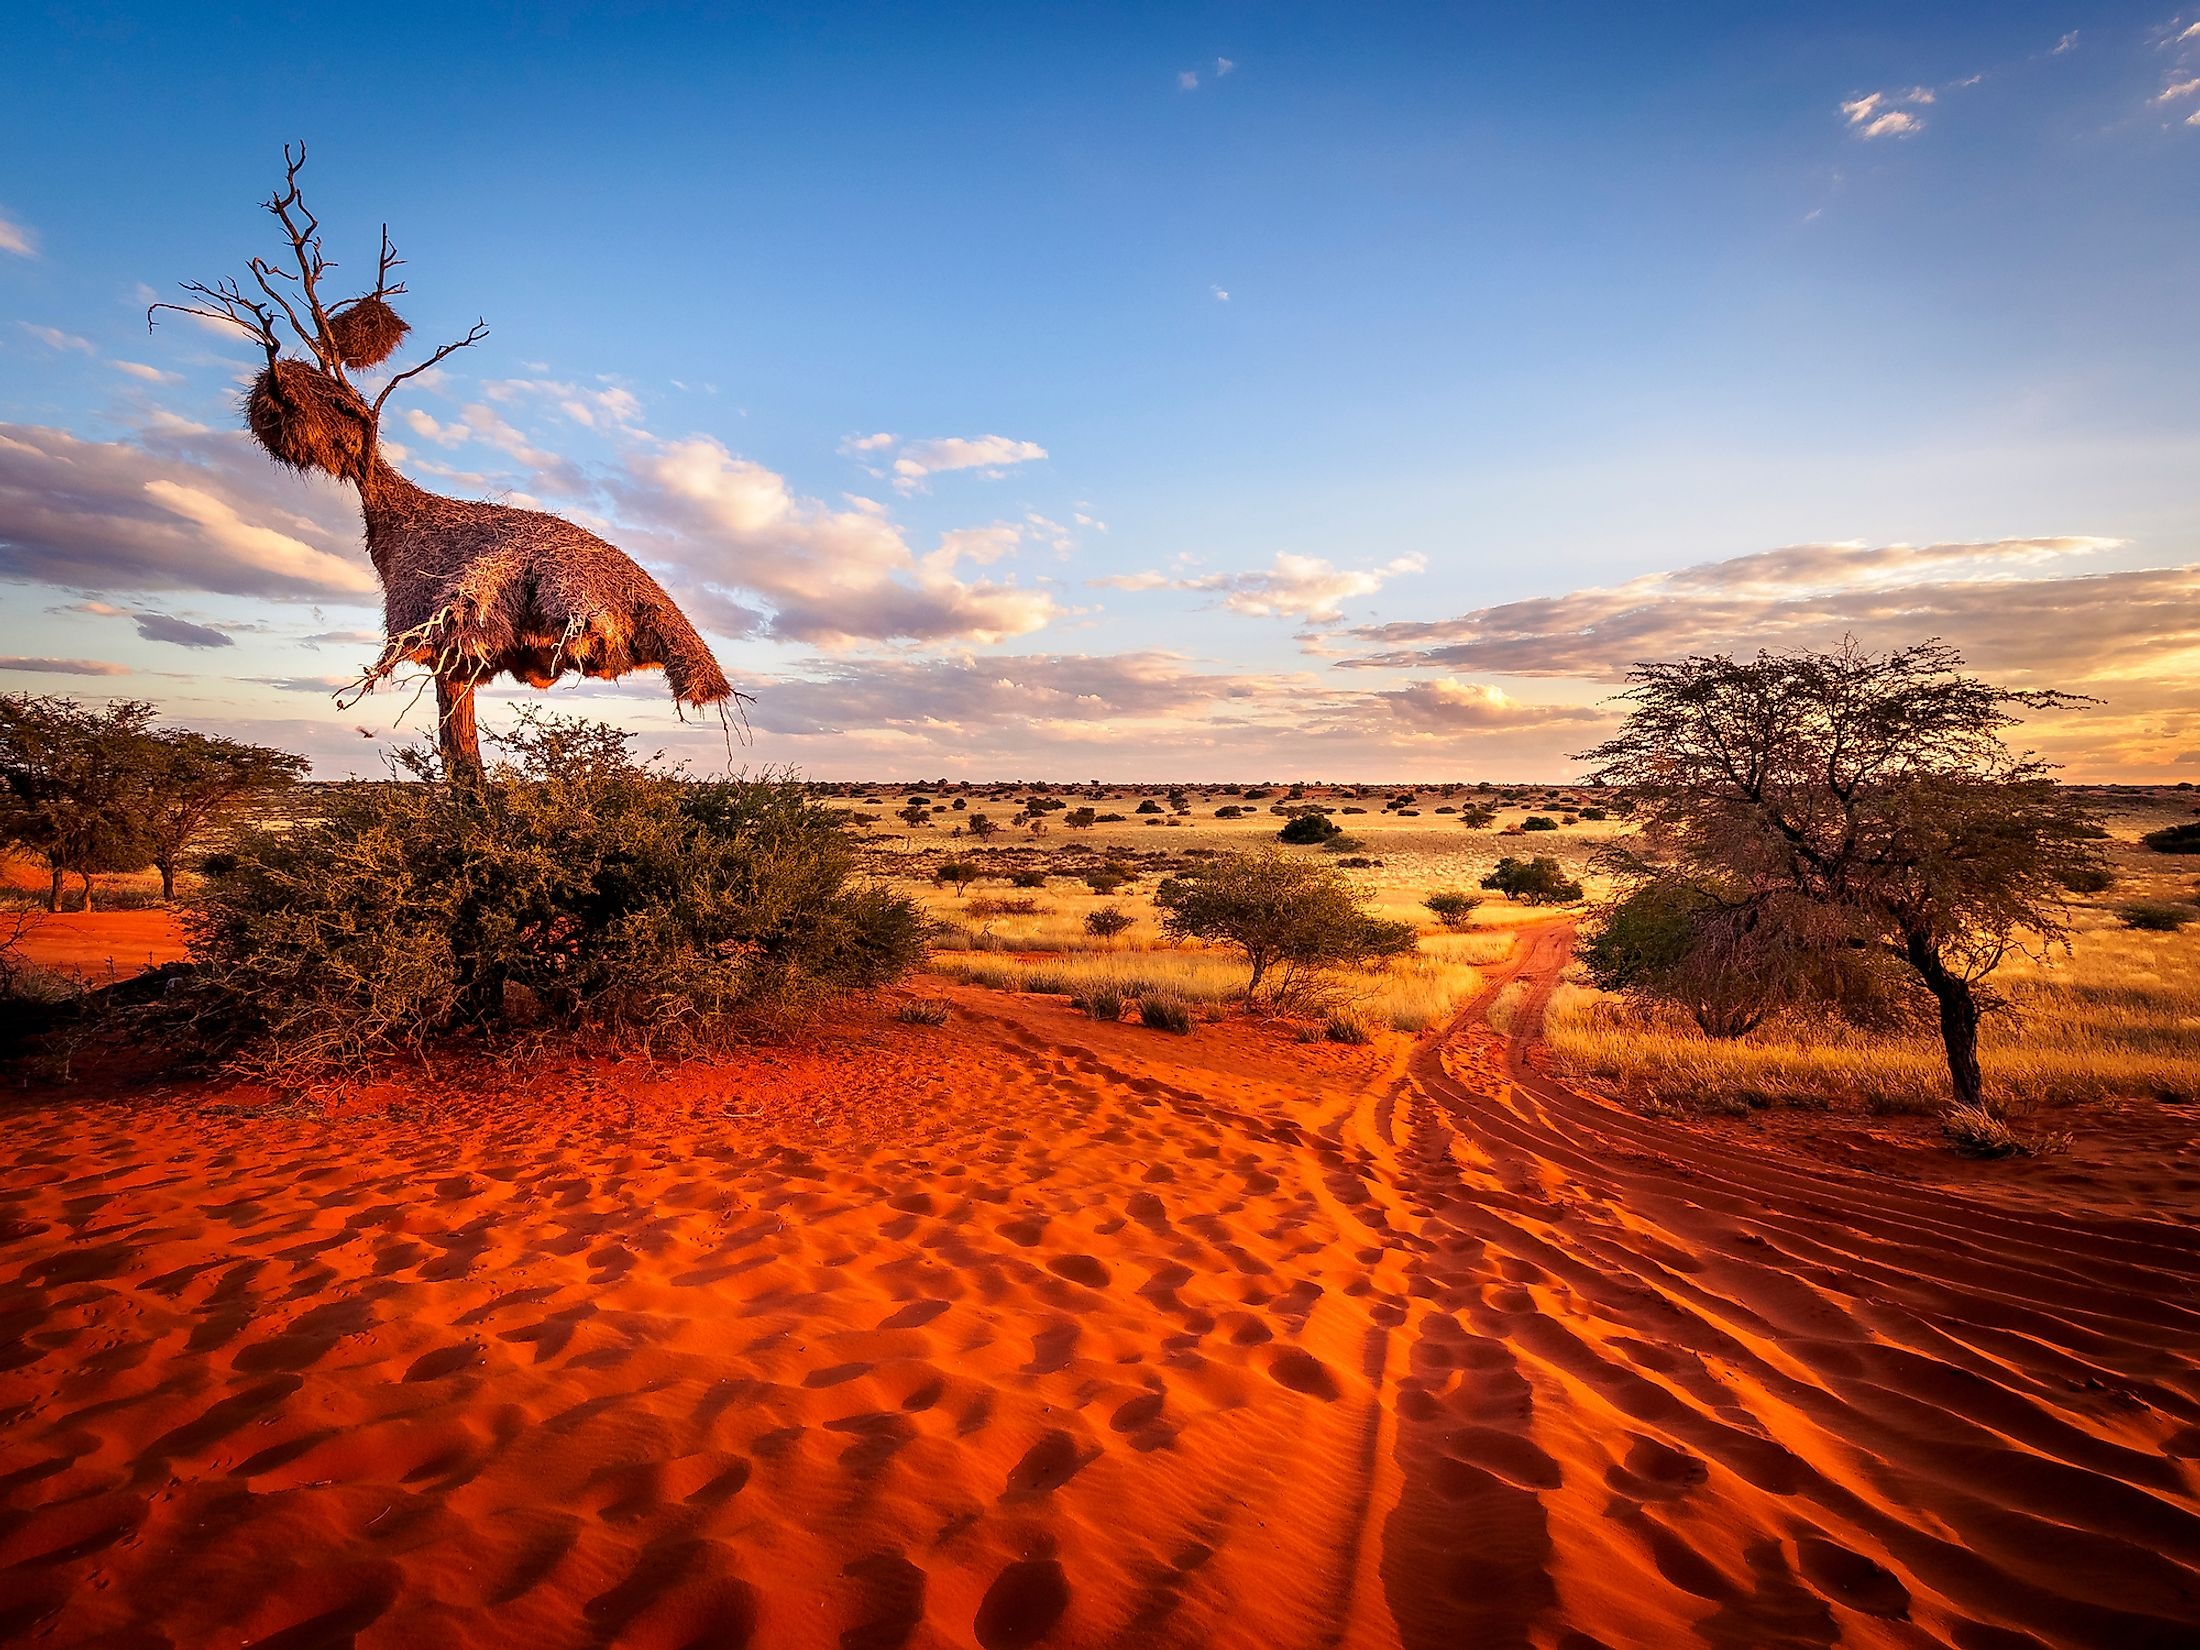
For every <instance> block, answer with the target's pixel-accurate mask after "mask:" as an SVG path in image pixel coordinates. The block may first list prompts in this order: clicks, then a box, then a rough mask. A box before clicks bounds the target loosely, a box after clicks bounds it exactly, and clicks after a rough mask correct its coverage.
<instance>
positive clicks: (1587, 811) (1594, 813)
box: [1581, 808, 1610, 819]
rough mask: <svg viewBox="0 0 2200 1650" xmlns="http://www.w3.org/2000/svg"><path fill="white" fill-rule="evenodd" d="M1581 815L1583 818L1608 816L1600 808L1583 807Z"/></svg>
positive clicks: (1603, 817)
mask: <svg viewBox="0 0 2200 1650" xmlns="http://www.w3.org/2000/svg"><path fill="white" fill-rule="evenodd" d="M1581 817H1582V818H1583V819H1605V818H1608V817H1610V816H1609V815H1607V814H1606V813H1605V811H1604V810H1603V809H1602V808H1584V809H1582V810H1581Z"/></svg>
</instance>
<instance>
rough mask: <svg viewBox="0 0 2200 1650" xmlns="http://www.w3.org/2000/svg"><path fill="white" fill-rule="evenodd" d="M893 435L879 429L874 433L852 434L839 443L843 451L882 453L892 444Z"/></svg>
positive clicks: (850, 452) (851, 452)
mask: <svg viewBox="0 0 2200 1650" xmlns="http://www.w3.org/2000/svg"><path fill="white" fill-rule="evenodd" d="M894 439H895V438H894V437H893V436H891V435H889V434H888V433H887V432H886V431H884V430H881V431H879V432H878V433H877V434H876V435H852V436H850V437H848V439H847V440H845V441H843V442H842V443H841V444H840V450H841V451H842V452H844V453H849V454H854V453H882V452H884V451H886V449H887V448H889V447H891V446H893V444H894Z"/></svg>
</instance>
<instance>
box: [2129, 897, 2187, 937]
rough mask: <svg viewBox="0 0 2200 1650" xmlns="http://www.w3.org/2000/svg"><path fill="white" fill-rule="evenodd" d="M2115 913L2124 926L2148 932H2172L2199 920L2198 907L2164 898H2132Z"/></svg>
mask: <svg viewBox="0 0 2200 1650" xmlns="http://www.w3.org/2000/svg"><path fill="white" fill-rule="evenodd" d="M2116 914H2117V915H2118V916H2119V917H2121V918H2122V919H2123V923H2124V926H2125V927H2126V928H2143V929H2145V930H2146V931H2147V932H2148V933H2150V934H2174V933H2176V932H2177V930H2179V929H2180V928H2183V927H2185V926H2186V925H2187V924H2189V923H2192V922H2194V921H2200V908H2195V907H2193V906H2190V905H2182V904H2179V903H2178V902H2176V901H2174V900H2166V899H2142V900H2133V901H2132V902H2131V903H2130V904H2129V905H2126V906H2122V907H2120V908H2119V909H2118V910H2117V912H2116Z"/></svg>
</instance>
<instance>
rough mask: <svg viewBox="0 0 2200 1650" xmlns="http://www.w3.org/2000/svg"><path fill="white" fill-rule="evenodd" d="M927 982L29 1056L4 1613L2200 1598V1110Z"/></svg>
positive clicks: (1110, 1621) (1, 1423)
mask: <svg viewBox="0 0 2200 1650" xmlns="http://www.w3.org/2000/svg"><path fill="white" fill-rule="evenodd" d="M1563 943H1564V936H1563V934H1562V933H1561V932H1559V931H1556V930H1552V931H1547V932H1545V933H1543V934H1541V935H1539V936H1533V937H1531V939H1530V941H1529V942H1528V944H1527V946H1526V949H1527V951H1528V956H1527V957H1526V959H1525V962H1524V966H1525V967H1526V969H1527V971H1528V972H1529V975H1530V977H1531V978H1533V979H1535V980H1537V981H1539V982H1541V983H1542V984H1543V985H1544V986H1547V984H1548V982H1549V980H1550V979H1551V978H1552V976H1553V975H1554V974H1555V970H1556V967H1557V964H1558V962H1559V961H1560V959H1561V957H1562V954H1563ZM1500 983H1502V971H1500V973H1499V977H1498V978H1495V979H1493V980H1492V981H1491V982H1490V988H1491V989H1492V990H1494V989H1495V987H1496V986H1497V985H1498V984H1500ZM955 1000H956V1003H957V1008H958V1012H957V1015H956V1018H955V1019H954V1020H953V1021H952V1022H951V1023H950V1024H948V1025H946V1026H944V1027H937V1028H931V1027H917V1026H904V1025H900V1024H898V1023H893V1022H885V1021H882V1020H880V1019H879V1018H878V1017H877V1015H876V1013H875V1011H865V1012H864V1013H863V1014H860V1015H852V1016H851V1017H850V1018H849V1019H848V1020H847V1021H846V1022H844V1023H843V1024H841V1025H840V1026H839V1027H837V1028H836V1029H833V1030H832V1031H831V1032H830V1034H829V1035H828V1036H827V1038H826V1039H825V1040H823V1041H822V1042H820V1043H818V1044H815V1045H813V1046H810V1047H807V1048H803V1049H786V1050H772V1051H765V1052H760V1053H757V1054H754V1055H751V1056H747V1057H743V1058H741V1059H739V1060H736V1061H731V1062H728V1063H726V1064H724V1065H720V1066H714V1067H706V1068H697V1067H683V1068H678V1069H667V1070H663V1071H660V1072H658V1073H656V1074H654V1075H650V1074H646V1073H644V1074H641V1075H636V1074H635V1072H634V1070H633V1069H632V1068H612V1067H609V1066H600V1067H595V1068H589V1069H585V1070H580V1071H568V1072H563V1073H560V1074H558V1075H557V1076H556V1077H555V1078H554V1079H551V1080H549V1081H548V1082H547V1084H546V1086H545V1088H544V1091H543V1092H535V1093H527V1094H524V1095H519V1096H511V1097H505V1098H493V1097H490V1096H488V1095H486V1094H485V1093H483V1092H482V1090H483V1088H484V1085H482V1084H480V1083H478V1082H475V1081H473V1080H472V1079H471V1078H470V1077H469V1078H466V1079H463V1080H461V1081H457V1082H454V1083H452V1084H451V1085H449V1086H451V1087H455V1088H461V1089H464V1090H467V1091H468V1092H466V1093H464V1094H462V1095H459V1096H455V1097H454V1096H448V1095H441V1094H435V1095H430V1094H425V1093H415V1094H413V1095H411V1096H410V1097H408V1098H407V1099H406V1103H405V1104H403V1105H402V1106H399V1107H397V1108H395V1109H391V1110H387V1111H370V1110H365V1109H361V1108H357V1107H355V1108H353V1109H350V1110H347V1111H340V1112H335V1113H331V1114H329V1115H319V1114H317V1113H315V1112H314V1111H313V1110H311V1109H310V1108H304V1107H301V1106H298V1105H296V1104H294V1103H292V1100H293V1097H289V1096H274V1097H272V1102H273V1103H272V1104H270V1101H271V1097H270V1096H267V1095H265V1094H261V1093H247V1092H245V1091H241V1090H236V1089H227V1090H222V1089H214V1088H193V1089H186V1090H182V1091H176V1090H167V1091H160V1092H157V1093H150V1094H148V1093H136V1094H132V1095H130V1096H128V1097H126V1098H108V1099H100V1098H96V1097H87V1096H86V1095H85V1094H84V1093H83V1092H82V1091H64V1092H63V1093H61V1094H59V1095H44V1096H36V1097H33V1098H32V1099H30V1100H28V1101H23V1100H18V1101H15V1102H12V1103H11V1105H10V1109H9V1111H8V1113H7V1115H6V1118H5V1122H6V1132H5V1142H6V1143H5V1146H4V1148H0V1151H4V1158H0V1161H4V1162H5V1165H6V1168H5V1175H4V1180H0V1187H4V1191H0V1197H4V1204H0V1222H4V1225H0V1324H4V1326H5V1334H0V1364H5V1365H8V1366H10V1367H7V1368H6V1369H5V1372H4V1373H0V1427H4V1429H5V1430H4V1433H0V1439H4V1443H5V1459H4V1462H0V1495H4V1508H5V1510H4V1511H0V1639H5V1638H11V1637H12V1638H20V1639H23V1640H25V1641H27V1642H36V1643H40V1644H54V1645H88V1644H100V1645H114V1646H125V1645H127V1646H137V1645H146V1646H154V1645H175V1646H200V1645H228V1646H235V1645H258V1646H288V1647H297V1646H306V1645H344V1644H357V1645H359V1646H362V1647H369V1650H384V1647H387V1650H399V1647H408V1650H409V1647H443V1646H474V1645H525V1646H528V1647H529V1650H553V1647H562V1646H581V1645H600V1644H618V1645H631V1646H642V1647H648V1646H663V1647H667V1650H670V1647H676V1646H701V1645H739V1644H744V1643H747V1644H754V1645H758V1646H775V1647H776V1646H811V1645H818V1646H834V1645H837V1646H843V1647H870V1650H882V1647H890V1646H897V1645H911V1646H935V1645H968V1644H972V1643H976V1644H980V1645H984V1646H988V1647H997V1646H1010V1645H1031V1644H1047V1645H1196V1644H1218V1645H1245V1646H1257V1647H1261V1650H1268V1647H1280V1646H1300V1645H1316V1644H1339V1643H1341V1644H1347V1645H1355V1646H1358V1645H1370V1646H1391V1645H1402V1646H1411V1647H1416V1650H1419V1647H1424V1646H1425V1647H1429V1650H1439V1647H1440V1650H1461V1647H1473V1646H1484V1645H1488V1646H1502V1645H1536V1646H1545V1647H1551V1650H1591V1647H1593V1646H1596V1645H1600V1644H1601V1645H1605V1646H1610V1647H1614V1650H1618V1647H1622V1646H1666V1645H1679V1644H1699V1643H1700V1644H1705V1645H1714V1646H1717V1645H1728V1646H1737V1647H1747V1646H1765V1645H1826V1644H1835V1643H1839V1644H1844V1645H1919V1644H1952V1645H1958V1646H1962V1647H1964V1650H2000V1647H2005V1646H2022V1645H2035V1644H2049V1645H2099V1646H2118V1647H2130V1646H2143V1645H2165V1646H2166V1645H2172V1644H2175V1645H2181V1646H2189V1645H2191V1644H2194V1643H2196V1642H2200V1636H2196V1634H2200V1471H2196V1468H2200V1461H2196V1460H2195V1457H2196V1456H2200V1369H2196V1353H2200V1299H2196V1294H2195V1285H2196V1283H2200V1236H2196V1235H2195V1232H2194V1230H2193V1228H2192V1225H2191V1223H2190V1220H2189V1215H2190V1212H2191V1209H2192V1207H2193V1204H2194V1198H2193V1192H2194V1177H2193V1176H2192V1175H2191V1173H2190V1172H2189V1167H2190V1163H2191V1159H2190V1156H2189V1153H2188V1154H2187V1156H2186V1157H2185V1159H2184V1165H2185V1167H2184V1169H2182V1170H2180V1169H2179V1168H2178V1167H2177V1166H2176V1165H2175V1164H2169V1165H2165V1163H2164V1162H2163V1161H2162V1160H2160V1158H2159V1157H2157V1159H2156V1160H2155V1161H2152V1162H2151V1163H2146V1162H2140V1163H2135V1164H2134V1165H2133V1166H2132V1170H2131V1172H2132V1174H2133V1175H2134V1176H2139V1177H2141V1178H2138V1179H2134V1180H2133V1181H2132V1182H2131V1183H2130V1184H2129V1185H2125V1184H2124V1183H2123V1182H2120V1181H2119V1180H2118V1178H2117V1177H2118V1175H2119V1174H2121V1173H2122V1172H2123V1171H2122V1170H2121V1169H2119V1168H2118V1167H2117V1166H2116V1164H2115V1163H2114V1162H2113V1161H2109V1162H2105V1163H2104V1164H2103V1165H2102V1166H2099V1167H2097V1168H2096V1169H2095V1170H2094V1171H2093V1176H2092V1184H2091V1193H2092V1197H2093V1201H2094V1203H2095V1204H2096V1205H2097V1206H2099V1207H2097V1209H2096V1210H2095V1211H2094V1212H2087V1213H2084V1214H2076V1213H2071V1212H2069V1210H2068V1208H2067V1207H2066V1204H2065V1202H2064V1200H2063V1199H2062V1197H2061V1194H2060V1192H2059V1190H2058V1188H2057V1186H2056V1183H2055V1182H2054V1181H2053V1180H2052V1179H2050V1178H2044V1177H2045V1176H2048V1175H2049V1174H2050V1173H2052V1172H2053V1171H2051V1170H2050V1169H2049V1168H2048V1166H2045V1165H2035V1164H2016V1165H2007V1164H2005V1165H1997V1166H1993V1167H1992V1168H1991V1169H1988V1170H1976V1171H1973V1170H1962V1171H1958V1172H1956V1174H1955V1176H1954V1178H1955V1181H1956V1183H1954V1184H1938V1185H1931V1184H1921V1183H1919V1182H1917V1181H1916V1180H1915V1179H1914V1178H1912V1179H1906V1178H1902V1177H1901V1176H1900V1175H1899V1174H1896V1173H1890V1172H1887V1169H1886V1167H1885V1166H1884V1165H1883V1164H1875V1165H1873V1166H1871V1167H1869V1168H1867V1169H1865V1170H1858V1169H1853V1168H1850V1167H1847V1166H1845V1165H1840V1164H1836V1163H1831V1162H1829V1161H1827V1160H1828V1159H1829V1158H1832V1157H1835V1156H1837V1155H1838V1154H1835V1153H1830V1152H1827V1151H1825V1150H1822V1149H1820V1148H1819V1146H1818V1145H1817V1144H1813V1143H1812V1142H1811V1141H1810V1140H1809V1139H1806V1140H1805V1141H1804V1142H1803V1143H1804V1144H1805V1145H1806V1146H1807V1147H1808V1148H1809V1149H1808V1150H1807V1151H1797V1150H1793V1149H1791V1147H1790V1145H1788V1144H1784V1143H1783V1141H1782V1140H1781V1138H1779V1137H1778V1136H1776V1135H1769V1134H1761V1135H1755V1136H1749V1135H1742V1134H1737V1133H1736V1132H1735V1131H1731V1130H1724V1129H1713V1128H1704V1129H1692V1128H1686V1127H1682V1126H1679V1125H1675V1124H1672V1123H1667V1122H1661V1121H1655V1120H1649V1119H1644V1118H1640V1117H1637V1116H1635V1115H1633V1114H1631V1113H1629V1112H1625V1111H1622V1110H1618V1109H1615V1108H1613V1107H1611V1106H1608V1105H1605V1104H1603V1103H1600V1102H1598V1101H1596V1100H1594V1099H1591V1098H1587V1097H1584V1096H1581V1095H1579V1094H1576V1093H1574V1092H1572V1091H1570V1090H1569V1089H1566V1088H1564V1087H1562V1086H1560V1085H1558V1084H1555V1083H1553V1082H1551V1081H1549V1080H1547V1079H1545V1078H1543V1077H1541V1076H1539V1075H1537V1074H1536V1073H1535V1072H1534V1071H1533V1070H1532V1068H1531V1066H1530V1065H1529V1063H1528V1062H1527V1061H1526V1059H1525V1058H1524V1056H1525V1055H1526V1053H1527V1052H1528V1051H1526V1050H1524V1049H1522V1048H1518V1047H1512V1048H1508V1047H1506V1046H1504V1045H1502V1044H1501V1043H1500V1042H1499V1040H1498V1039H1497V1038H1495V1037H1494V1036H1493V1035H1492V1034H1490V1033H1488V1032H1487V1031H1486V1030H1478V1029H1461V1030H1459V1031H1456V1032H1455V1033H1454V1034H1453V1035H1452V1036H1451V1037H1450V1039H1449V1040H1448V1041H1444V1042H1438V1041H1427V1042H1423V1043H1421V1044H1419V1045H1408V1044H1406V1043H1405V1042H1403V1041H1402V1040H1397V1039H1392V1040H1388V1041H1386V1042H1385V1043H1382V1044H1378V1045H1377V1046H1375V1047H1372V1048H1361V1049H1348V1048H1339V1047H1334V1046H1328V1045H1315V1046H1301V1045H1297V1044H1293V1043H1289V1042H1287V1041H1285V1040H1284V1038H1283V1037H1282V1034H1281V1033H1280V1032H1278V1031H1276V1030H1273V1029H1271V1028H1267V1027H1262V1026H1258V1025H1251V1024H1245V1023H1232V1024H1229V1025H1224V1026H1217V1027H1205V1028H1202V1029H1201V1030H1200V1031H1199V1032H1198V1034H1197V1035H1195V1036H1193V1037H1191V1038H1188V1039H1187V1038H1172V1037H1167V1036H1164V1035H1162V1034H1158V1033H1154V1032H1149V1031H1145V1030H1142V1029H1140V1028H1138V1027H1136V1026H1130V1025H1124V1026H1096V1025H1093V1024H1091V1023H1090V1022H1087V1021H1084V1020H1082V1019H1079V1018H1077V1017H1075V1016H1074V1015H1073V1014H1072V1013H1071V1012H1070V1011H1069V1010H1068V1009H1067V1008H1066V1007H1064V1006H1063V1005H1062V1004H1061V1003H1060V1002H1059V1000H1056V999H1041V998H1016V997H1004V996H998V995H984V994H977V993H966V992H957V993H955ZM1524 1018H1526V1019H1532V1018H1533V1016H1532V1015H1531V1016H1525V1017H1524ZM1478 1024H1479V1022H1478V1020H1476V1019H1475V1018H1474V1016H1473V1014H1472V1011H1470V1014H1469V1016H1468V1017H1466V1018H1465V1019H1463V1020H1462V1027H1463V1028H1471V1027H1474V1026H1477V1025H1478ZM380 1098H384V1099H386V1098H389V1097H388V1096H382V1097H380ZM2188 1133H2189V1131H2188ZM1890 1149H1891V1148H1890ZM1973 1183H1975V1185H1976V1187H1977V1188H1981V1189H1978V1190H1975V1189H1973ZM1988 1185H1991V1186H1992V1187H1993V1188H1995V1189H1994V1191H1993V1192H1992V1194H1991V1195H1985V1194H1984V1192H1983V1190H1982V1189H1983V1188H1984V1187H1986V1186H1988ZM2142 1185H2143V1186H2144V1187H2145V1188H2146V1194H2147V1198H2151V1199H2155V1200H2160V1199H2164V1198H2172V1199H2175V1200H2176V1201H2174V1202H2161V1201H2155V1202H2152V1203H2150V1202H2149V1201H2147V1200H2146V1199H2145V1198H2142V1197H2141V1196H2140V1195H2139V1194H2138V1193H2137V1192H2136V1191H2134V1190H2133V1189H2132V1188H2134V1187H2138V1186H2142ZM2119 1188H2121V1191H2120V1190H2119ZM2119 1196H2120V1197H2121V1198H2122V1201H2123V1203H2124V1205H2125V1206H2124V1208H2123V1209H2122V1211H2121V1212H2117V1211H2116V1210H2115V1208H2114V1205H2115V1204H2116V1202H2117V1201H2118V1199H2119Z"/></svg>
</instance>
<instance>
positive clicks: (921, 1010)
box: [894, 997, 955, 1026]
mask: <svg viewBox="0 0 2200 1650" xmlns="http://www.w3.org/2000/svg"><path fill="white" fill-rule="evenodd" d="M954 1012H955V1005H954V1004H953V1003H950V1002H949V1001H948V1000H947V999H946V998H945V997H905V998H903V999H902V1000H901V1001H900V1002H899V1003H898V1004H896V1005H895V1007H894V1018H895V1019H897V1020H900V1021H902V1022H904V1023H905V1024H908V1025H913V1026H943V1025H945V1024H947V1017H948V1016H949V1015H950V1014H952V1013H954Z"/></svg>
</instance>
